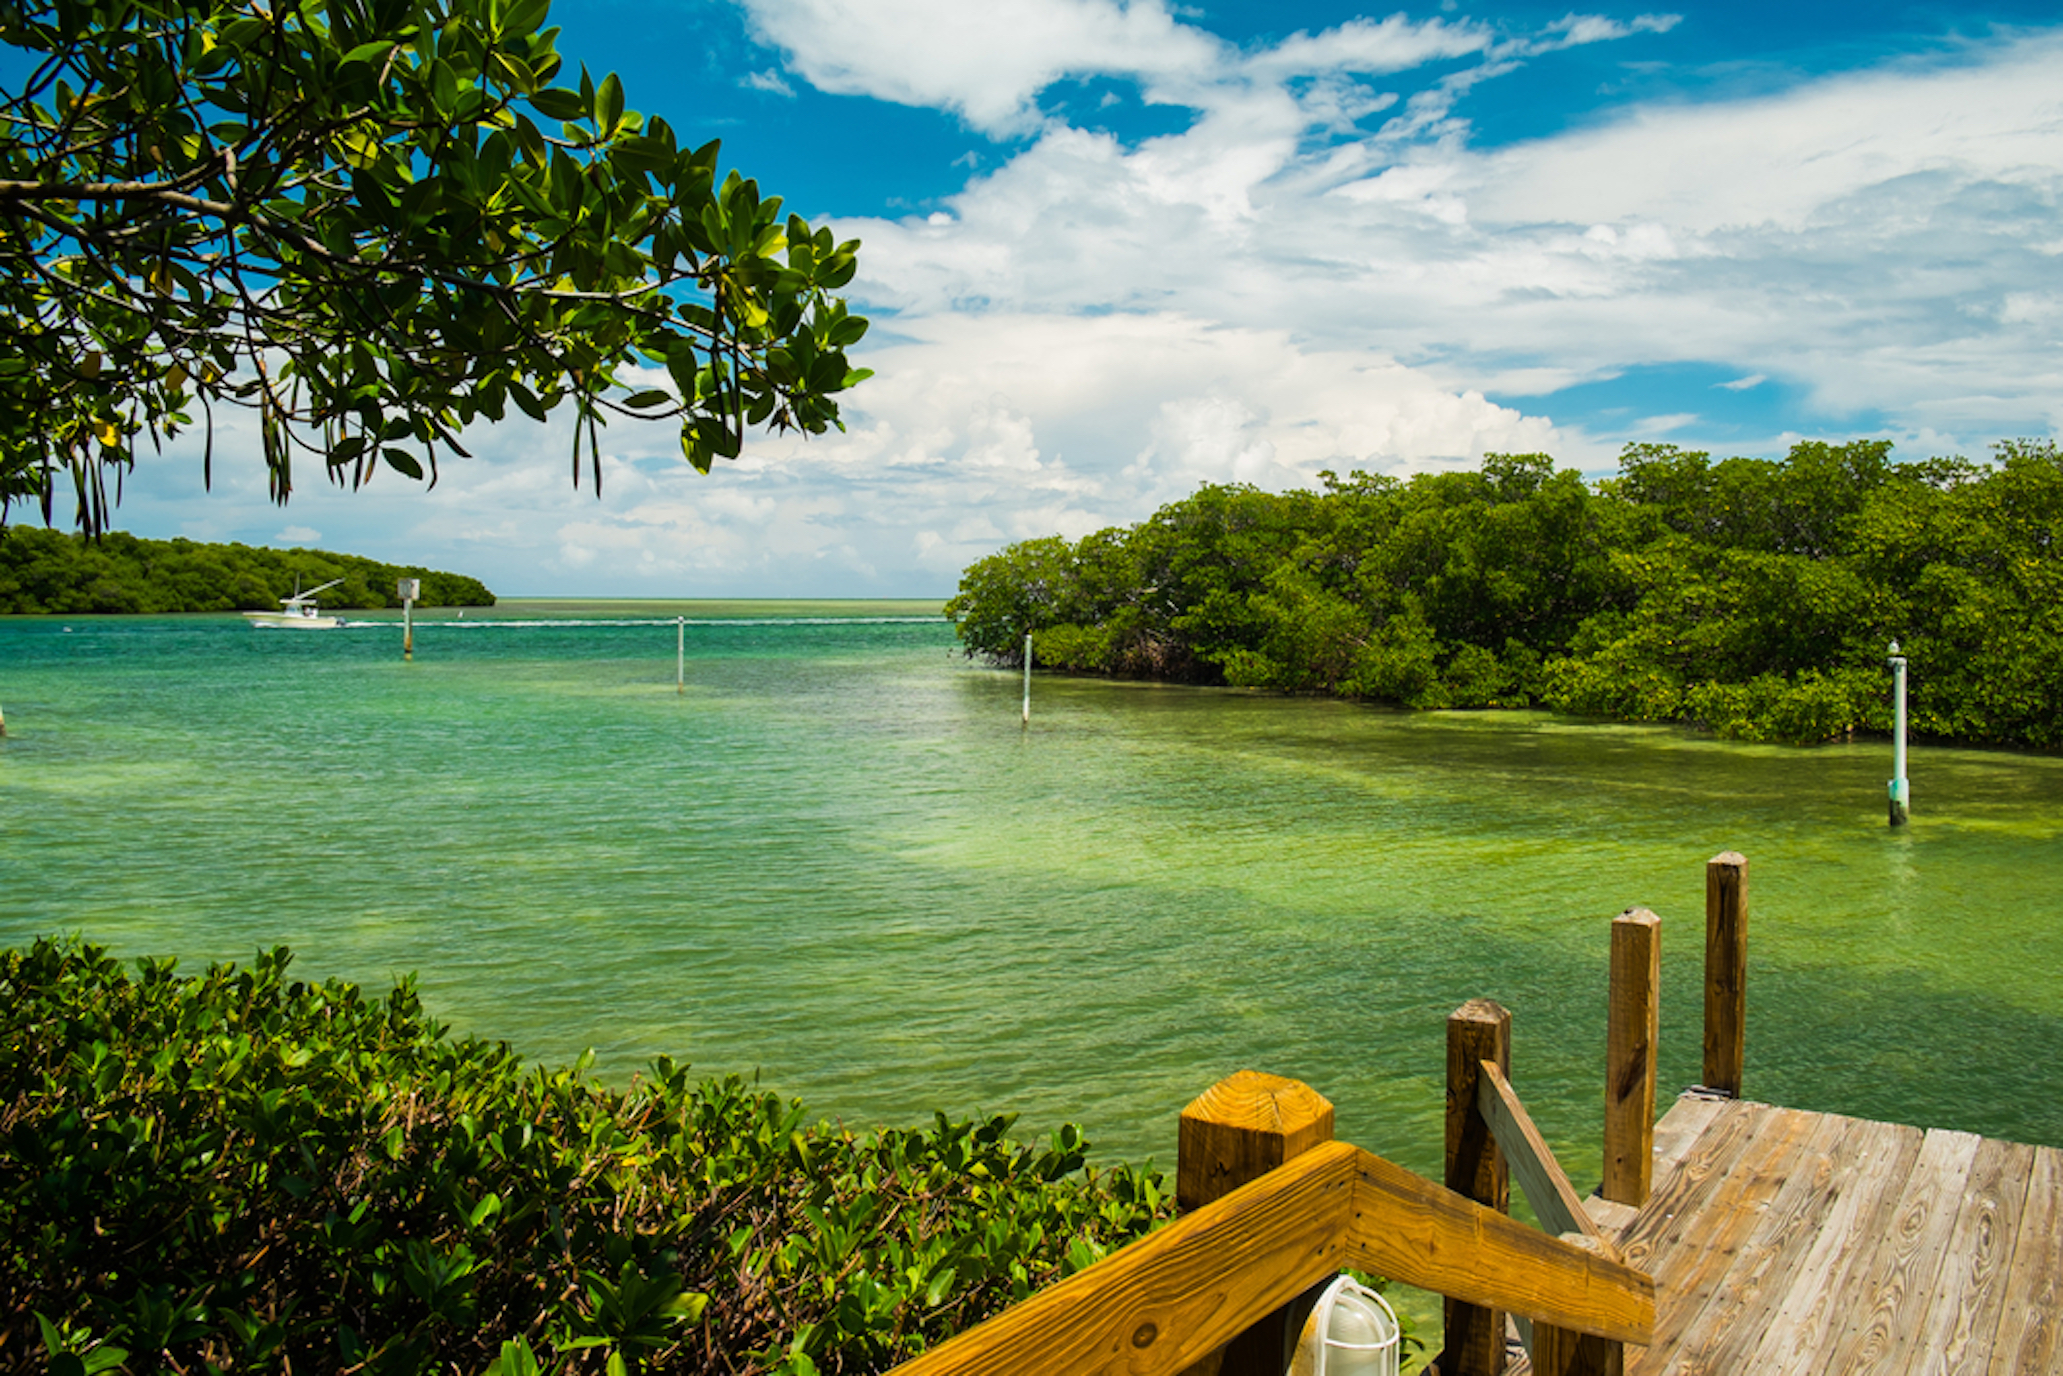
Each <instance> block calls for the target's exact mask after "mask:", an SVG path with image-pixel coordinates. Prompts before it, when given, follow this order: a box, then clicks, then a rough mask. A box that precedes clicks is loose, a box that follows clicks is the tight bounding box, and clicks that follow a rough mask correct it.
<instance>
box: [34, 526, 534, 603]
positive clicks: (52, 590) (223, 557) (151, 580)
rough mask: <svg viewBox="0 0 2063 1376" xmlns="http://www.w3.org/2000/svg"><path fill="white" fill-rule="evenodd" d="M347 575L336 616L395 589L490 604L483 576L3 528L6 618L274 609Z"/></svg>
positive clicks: (425, 598)
mask: <svg viewBox="0 0 2063 1376" xmlns="http://www.w3.org/2000/svg"><path fill="white" fill-rule="evenodd" d="M333 578H335V579H342V580H343V581H342V582H341V583H339V584H338V585H337V586H336V587H334V588H331V589H329V590H328V591H327V592H325V593H323V594H322V605H323V606H324V607H326V608H328V609H330V610H333V611H362V610H376V609H380V608H386V607H399V606H400V605H401V599H400V598H399V597H398V596H396V595H395V592H394V584H395V582H396V580H398V579H402V578H416V579H420V580H421V581H422V591H423V595H422V597H421V598H420V599H419V600H418V601H417V604H416V605H418V606H423V607H491V606H493V605H494V601H495V599H494V594H493V593H492V592H490V591H488V589H487V585H486V584H484V583H482V582H481V581H480V580H479V579H477V578H468V577H466V576H465V575H463V574H457V573H443V572H439V571H438V570H435V569H426V568H420V567H417V566H415V565H403V564H385V563H381V562H380V561H379V560H377V559H366V558H363V557H361V556H359V555H356V554H330V553H327V552H325V551H322V550H314V549H268V548H264V547H262V546H256V545H242V544H203V543H200V542H198V541H194V540H145V539H141V538H139V537H137V536H134V535H129V534H125V533H123V532H121V531H109V532H108V533H107V534H105V535H102V536H101V537H100V538H99V539H97V540H95V539H88V538H87V537H85V536H83V535H68V534H66V533H64V532H63V531H56V530H42V529H38V528H36V527H33V526H11V527H6V528H0V615H4V616H36V615H64V616H79V615H95V614H101V615H116V616H120V615H131V616H135V615H144V616H152V615H160V614H169V613H175V612H269V611H278V610H279V604H280V599H282V598H284V597H286V596H287V595H289V594H290V593H292V592H293V591H294V587H295V582H296V580H297V579H298V580H299V584H300V586H301V587H304V588H312V587H316V586H318V585H320V584H323V583H327V582H329V581H330V580H331V579H333Z"/></svg>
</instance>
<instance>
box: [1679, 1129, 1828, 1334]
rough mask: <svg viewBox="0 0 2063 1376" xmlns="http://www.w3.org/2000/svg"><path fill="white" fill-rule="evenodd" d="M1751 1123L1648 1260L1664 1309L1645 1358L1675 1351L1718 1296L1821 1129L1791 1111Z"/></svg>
mask: <svg viewBox="0 0 2063 1376" xmlns="http://www.w3.org/2000/svg"><path fill="white" fill-rule="evenodd" d="M1753 1117H1754V1124H1755V1130H1754V1132H1753V1133H1752V1134H1751V1135H1750V1136H1749V1137H1748V1139H1747V1140H1746V1141H1745V1142H1743V1143H1742V1145H1741V1148H1740V1150H1739V1152H1738V1153H1736V1154H1735V1155H1734V1157H1733V1158H1732V1160H1731V1162H1730V1163H1729V1164H1728V1166H1727V1169H1726V1171H1725V1173H1724V1175H1723V1177H1722V1178H1721V1180H1720V1181H1719V1182H1718V1185H1717V1187H1716V1188H1713V1189H1710V1190H1707V1191H1705V1192H1704V1193H1703V1195H1702V1197H1701V1199H1700V1201H1699V1205H1698V1207H1697V1208H1695V1209H1690V1210H1686V1211H1684V1212H1683V1213H1681V1214H1679V1215H1678V1217H1677V1219H1676V1220H1675V1222H1674V1224H1673V1225H1672V1227H1671V1229H1670V1231H1669V1232H1668V1233H1667V1234H1666V1239H1667V1240H1666V1242H1665V1244H1664V1245H1663V1246H1662V1247H1661V1248H1659V1249H1658V1250H1657V1252H1656V1254H1655V1257H1654V1265H1653V1267H1652V1268H1651V1269H1652V1272H1653V1275H1654V1277H1655V1288H1656V1290H1657V1292H1658V1293H1665V1294H1667V1295H1668V1296H1669V1302H1668V1305H1667V1307H1666V1308H1658V1309H1657V1311H1656V1314H1655V1341H1654V1343H1653V1344H1651V1346H1650V1350H1655V1351H1677V1350H1680V1344H1681V1340H1682V1338H1683V1335H1684V1332H1685V1330H1686V1329H1687V1328H1688V1327H1689V1326H1690V1325H1691V1324H1692V1323H1693V1322H1694V1321H1695V1320H1696V1319H1697V1317H1698V1315H1699V1313H1700V1312H1701V1311H1702V1310H1703V1308H1704V1306H1705V1304H1706V1303H1707V1302H1708V1301H1709V1300H1710V1299H1711V1298H1712V1297H1713V1296H1715V1295H1716V1294H1718V1293H1719V1292H1720V1291H1721V1290H1722V1289H1724V1288H1725V1286H1726V1284H1727V1282H1728V1280H1729V1278H1730V1276H1731V1274H1732V1272H1733V1270H1734V1267H1735V1263H1736V1262H1737V1260H1738V1259H1739V1255H1740V1252H1741V1249H1742V1248H1743V1247H1745V1246H1746V1245H1747V1244H1748V1242H1749V1240H1750V1239H1751V1238H1752V1237H1753V1236H1754V1234H1755V1233H1756V1231H1757V1230H1758V1229H1759V1227H1760V1226H1761V1223H1762V1221H1763V1218H1764V1215H1765V1214H1766V1213H1767V1211H1768V1209H1769V1206H1770V1203H1771V1201H1773V1200H1774V1199H1776V1198H1777V1196H1778V1195H1779V1194H1780V1193H1781V1192H1782V1190H1783V1188H1784V1184H1785V1182H1786V1181H1787V1180H1789V1179H1790V1177H1791V1176H1792V1175H1793V1174H1794V1173H1795V1172H1797V1171H1799V1170H1800V1169H1802V1166H1803V1163H1804V1162H1805V1160H1806V1159H1807V1154H1808V1152H1809V1151H1810V1148H1811V1146H1812V1143H1813V1141H1814V1139H1815V1137H1816V1136H1817V1135H1818V1132H1819V1129H1820V1128H1821V1126H1822V1115H1819V1114H1813V1113H1803V1112H1800V1111H1798V1110H1797V1109H1785V1108H1765V1109H1761V1110H1760V1111H1759V1112H1756V1113H1755V1114H1754V1115H1753ZM1671 1369H1672V1370H1674V1369H1675V1368H1674V1367H1672V1368H1671Z"/></svg>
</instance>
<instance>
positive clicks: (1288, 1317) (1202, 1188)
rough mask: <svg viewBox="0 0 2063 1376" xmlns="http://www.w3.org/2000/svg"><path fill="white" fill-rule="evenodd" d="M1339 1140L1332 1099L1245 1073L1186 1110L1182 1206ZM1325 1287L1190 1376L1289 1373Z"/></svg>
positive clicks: (1178, 1170)
mask: <svg viewBox="0 0 2063 1376" xmlns="http://www.w3.org/2000/svg"><path fill="white" fill-rule="evenodd" d="M1331 1140H1332V1104H1331V1102H1330V1101H1328V1100H1327V1099H1326V1098H1325V1096H1324V1095H1322V1094H1320V1093H1319V1092H1318V1091H1317V1090H1315V1089H1312V1088H1311V1087H1310V1086H1309V1085H1307V1084H1304V1083H1302V1082H1301V1081H1297V1080H1289V1079H1284V1078H1283V1077H1282V1076H1280V1075H1266V1074H1263V1073H1261V1072H1260V1071H1256V1070H1242V1071H1239V1072H1237V1073H1236V1074H1234V1075H1231V1076H1228V1077H1227V1078H1225V1079H1223V1080H1220V1081H1219V1082H1218V1083H1217V1084H1215V1085H1212V1086H1211V1087H1210V1088H1209V1089H1207V1090H1205V1091H1204V1092H1203V1093H1202V1094H1200V1095H1198V1096H1197V1098H1196V1100H1195V1102H1193V1103H1191V1104H1190V1105H1189V1107H1187V1108H1185V1109H1183V1110H1182V1121H1181V1127H1180V1132H1179V1135H1178V1138H1177V1143H1176V1149H1175V1204H1176V1207H1178V1208H1179V1209H1180V1210H1181V1211H1182V1212H1183V1213H1189V1212H1191V1211H1193V1210H1196V1209H1199V1208H1201V1207H1203V1206H1204V1205H1206V1204H1209V1203H1212V1202H1213V1201H1215V1200H1217V1199H1219V1198H1222V1197H1223V1196H1225V1195H1228V1194H1230V1193H1231V1192H1232V1191H1234V1190H1236V1189H1238V1188H1239V1187H1240V1186H1241V1185H1244V1184H1246V1183H1247V1182H1248V1181H1250V1180H1256V1179H1258V1178H1260V1177H1261V1176H1263V1175H1266V1174H1267V1173H1268V1172H1269V1171H1272V1170H1274V1169H1275V1168H1276V1167H1277V1166H1280V1165H1282V1164H1283V1163H1284V1162H1286V1161H1288V1160H1290V1159H1291V1158H1293V1157H1296V1156H1300V1155H1302V1154H1303V1153H1305V1152H1307V1151H1309V1150H1311V1148H1313V1147H1317V1146H1322V1145H1324V1144H1325V1143H1327V1142H1330V1141H1331ZM1323 1288H1324V1287H1323V1286H1322V1285H1321V1286H1318V1287H1316V1288H1314V1289H1312V1290H1310V1291H1307V1292H1306V1293H1304V1294H1303V1295H1300V1296H1299V1297H1298V1298H1297V1299H1295V1300H1293V1301H1292V1302H1290V1303H1289V1304H1286V1305H1284V1306H1283V1307H1282V1308H1280V1309H1277V1310H1275V1311H1274V1312H1273V1313H1271V1314H1269V1315H1268V1317H1266V1318H1265V1319H1262V1320H1261V1321H1260V1322H1259V1323H1257V1324H1255V1325H1254V1326H1253V1327H1251V1328H1249V1329H1247V1330H1246V1331H1245V1332H1244V1333H1242V1334H1240V1335H1239V1336H1238V1337H1237V1338H1235V1339H1233V1340H1232V1341H1231V1342H1230V1343H1228V1344H1226V1345H1225V1346H1224V1347H1223V1348H1221V1349H1219V1351H1217V1352H1216V1353H1213V1354H1212V1355H1211V1356H1210V1357H1208V1358H1206V1359H1204V1360H1203V1361H1201V1362H1198V1363H1196V1364H1195V1365H1194V1366H1191V1367H1189V1368H1188V1369H1187V1370H1186V1371H1185V1372H1184V1373H1183V1376H1211V1374H1212V1373H1217V1376H1282V1373H1283V1372H1284V1371H1285V1370H1287V1369H1288V1367H1289V1359H1290V1356H1291V1354H1292V1353H1293V1352H1294V1351H1295V1349H1296V1342H1297V1337H1298V1335H1299V1334H1300V1333H1302V1331H1303V1326H1304V1320H1305V1319H1306V1318H1307V1317H1308V1316H1309V1315H1310V1312H1311V1307H1312V1305H1314V1304H1316V1303H1317V1301H1318V1294H1319V1291H1320V1290H1322V1289H1323Z"/></svg>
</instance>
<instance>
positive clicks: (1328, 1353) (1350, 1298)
mask: <svg viewBox="0 0 2063 1376" xmlns="http://www.w3.org/2000/svg"><path fill="white" fill-rule="evenodd" d="M1401 1337H1402V1330H1400V1329H1399V1328H1398V1326H1397V1315H1396V1311H1394V1310H1392V1309H1391V1308H1390V1305H1389V1301H1387V1300H1385V1299H1384V1298H1383V1297H1382V1296H1381V1295H1378V1294H1377V1293H1376V1292H1375V1291H1373V1290H1370V1289H1369V1288H1368V1287H1367V1286H1365V1285H1361V1284H1359V1283H1357V1282H1356V1281H1355V1280H1354V1278H1353V1277H1351V1276H1341V1277H1340V1278H1339V1279H1338V1280H1335V1281H1334V1282H1333V1283H1332V1284H1330V1285H1328V1286H1326V1287H1325V1293H1324V1294H1323V1295H1320V1296H1319V1297H1318V1304H1317V1306H1316V1307H1315V1308H1313V1309H1312V1310H1311V1317H1310V1319H1309V1320H1308V1321H1307V1322H1306V1323H1305V1324H1304V1332H1303V1336H1302V1338H1300V1339H1299V1340H1298V1342H1297V1350H1296V1356H1295V1358H1294V1359H1293V1360H1292V1361H1291V1362H1290V1365H1289V1370H1290V1376H1397V1362H1398V1348H1399V1346H1400V1342H1401Z"/></svg>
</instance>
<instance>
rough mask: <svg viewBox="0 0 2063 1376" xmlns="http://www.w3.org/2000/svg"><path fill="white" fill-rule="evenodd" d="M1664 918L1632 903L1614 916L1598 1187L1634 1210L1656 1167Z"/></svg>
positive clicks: (1644, 1195) (1645, 1195)
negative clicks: (1602, 1164)
mask: <svg viewBox="0 0 2063 1376" xmlns="http://www.w3.org/2000/svg"><path fill="white" fill-rule="evenodd" d="M1661 1007H1662V919H1660V918H1658V917H1656V916H1655V915H1654V914H1653V913H1651V912H1649V911H1648V910H1647V909H1646V908H1628V909H1627V910H1626V911H1625V912H1623V913H1620V914H1619V915H1618V916H1617V917H1615V918H1613V919H1612V985H1611V994H1610V1007H1609V1010H1608V1012H1607V1014H1606V1024H1605V1170H1604V1183H1603V1184H1601V1185H1600V1186H1599V1187H1598V1193H1599V1194H1601V1195H1603V1196H1604V1197H1605V1198H1606V1199H1609V1200H1612V1201H1614V1202H1615V1203H1619V1204H1631V1205H1633V1206H1634V1207H1635V1208H1638V1207H1640V1206H1641V1205H1642V1204H1645V1203H1646V1202H1647V1198H1648V1190H1649V1188H1650V1187H1651V1185H1652V1184H1653V1181H1654V1169H1655V1159H1654V1158H1655V1047H1656V1042H1657V1040H1658V1038H1659V1036H1660V1033H1661V1026H1662V1014H1661Z"/></svg>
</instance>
